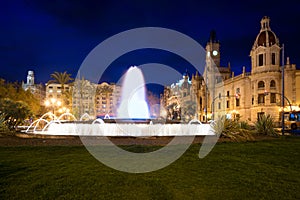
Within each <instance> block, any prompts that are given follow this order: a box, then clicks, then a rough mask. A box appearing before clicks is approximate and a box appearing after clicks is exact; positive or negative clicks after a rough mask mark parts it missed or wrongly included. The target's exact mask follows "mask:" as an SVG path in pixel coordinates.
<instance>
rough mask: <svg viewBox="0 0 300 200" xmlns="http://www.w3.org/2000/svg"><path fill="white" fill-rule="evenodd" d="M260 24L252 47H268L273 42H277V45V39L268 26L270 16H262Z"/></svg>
mask: <svg viewBox="0 0 300 200" xmlns="http://www.w3.org/2000/svg"><path fill="white" fill-rule="evenodd" d="M260 24H261V28H260V32H259V34H258V35H257V37H256V40H255V42H254V45H253V48H257V47H259V46H264V47H270V46H273V45H274V44H277V45H278V46H279V39H278V38H277V37H276V35H275V33H274V32H273V31H272V30H271V28H270V18H269V17H267V16H264V17H263V18H262V20H261V21H260Z"/></svg>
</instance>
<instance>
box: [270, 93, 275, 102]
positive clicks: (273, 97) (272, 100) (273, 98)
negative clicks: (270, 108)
mask: <svg viewBox="0 0 300 200" xmlns="http://www.w3.org/2000/svg"><path fill="white" fill-rule="evenodd" d="M270 103H276V94H275V93H271V95H270Z"/></svg>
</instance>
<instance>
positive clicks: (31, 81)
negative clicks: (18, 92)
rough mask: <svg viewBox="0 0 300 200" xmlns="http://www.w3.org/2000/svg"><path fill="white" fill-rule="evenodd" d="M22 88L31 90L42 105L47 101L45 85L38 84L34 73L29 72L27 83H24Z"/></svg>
mask: <svg viewBox="0 0 300 200" xmlns="http://www.w3.org/2000/svg"><path fill="white" fill-rule="evenodd" d="M22 88H23V89H24V90H25V91H27V90H29V91H30V92H31V93H32V94H33V95H34V96H35V97H36V98H37V99H38V100H39V101H40V103H41V104H42V103H43V101H44V99H45V88H44V86H43V84H36V83H35V77H34V72H33V71H31V70H29V71H28V74H27V80H26V83H24V81H22Z"/></svg>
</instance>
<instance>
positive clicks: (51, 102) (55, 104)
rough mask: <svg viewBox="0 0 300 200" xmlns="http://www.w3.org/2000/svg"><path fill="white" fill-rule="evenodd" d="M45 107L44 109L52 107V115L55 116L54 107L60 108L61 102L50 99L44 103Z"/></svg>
mask: <svg viewBox="0 0 300 200" xmlns="http://www.w3.org/2000/svg"><path fill="white" fill-rule="evenodd" d="M45 106H46V107H52V113H53V114H54V115H55V107H60V106H61V101H59V100H57V99H55V98H51V99H50V100H48V99H47V100H46V101H45Z"/></svg>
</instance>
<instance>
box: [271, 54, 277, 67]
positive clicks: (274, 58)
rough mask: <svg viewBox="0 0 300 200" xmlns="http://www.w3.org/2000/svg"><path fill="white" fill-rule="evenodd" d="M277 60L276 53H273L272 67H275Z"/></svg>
mask: <svg viewBox="0 0 300 200" xmlns="http://www.w3.org/2000/svg"><path fill="white" fill-rule="evenodd" d="M275 60H276V57H275V53H272V65H275Z"/></svg>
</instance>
